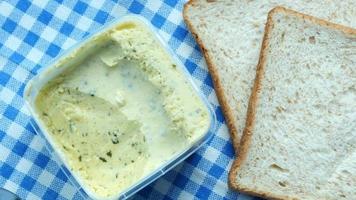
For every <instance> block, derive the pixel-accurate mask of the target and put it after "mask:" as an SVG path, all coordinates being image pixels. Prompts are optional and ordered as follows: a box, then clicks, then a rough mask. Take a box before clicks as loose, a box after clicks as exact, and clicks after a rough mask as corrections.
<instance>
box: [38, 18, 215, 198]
mask: <svg viewBox="0 0 356 200" xmlns="http://www.w3.org/2000/svg"><path fill="white" fill-rule="evenodd" d="M95 40H96V41H97V42H98V41H100V42H98V43H100V45H94V47H93V48H96V49H95V51H94V53H91V54H90V55H88V56H87V57H86V58H85V59H84V60H83V61H81V62H80V63H78V64H76V65H75V66H72V67H69V69H67V70H66V71H64V72H63V73H62V74H60V75H59V76H57V77H56V78H55V79H53V80H51V81H49V82H48V84H47V85H46V86H45V87H44V88H43V89H42V90H41V91H40V92H39V95H38V97H37V99H36V107H37V110H38V112H39V113H41V116H40V117H41V119H42V120H43V122H44V124H45V125H46V128H47V130H48V132H49V133H50V134H51V136H52V137H53V139H54V141H55V144H56V146H58V148H60V150H61V152H63V155H64V157H65V158H66V160H67V161H68V164H69V167H70V168H71V170H73V171H74V172H75V173H76V174H77V175H78V176H79V178H80V180H81V181H82V182H83V184H85V185H87V186H88V188H89V189H90V190H91V191H92V192H93V193H95V194H96V195H98V196H100V197H110V196H113V195H116V194H118V193H119V192H120V191H123V190H125V189H127V188H128V187H130V186H131V185H132V184H134V183H135V182H137V181H138V180H139V179H140V178H142V177H143V176H145V175H147V174H148V173H150V172H152V171H153V170H155V169H157V168H159V166H161V165H162V164H164V163H165V162H166V161H167V160H169V159H171V158H172V157H173V156H174V155H175V154H176V153H180V152H182V151H183V150H184V149H186V148H187V147H188V146H189V145H191V144H192V143H193V142H195V141H196V140H198V139H199V138H201V137H202V136H203V135H204V134H205V132H206V131H207V129H208V127H209V123H210V119H209V115H208V110H207V108H206V106H205V105H204V104H203V102H202V101H201V99H200V98H199V97H198V96H197V94H196V93H195V92H194V91H193V89H192V87H191V85H190V84H189V83H188V80H187V79H186V78H185V77H184V74H183V73H182V72H181V71H180V70H179V69H177V66H176V65H175V64H174V62H172V60H171V59H170V57H169V56H168V55H167V53H166V52H165V50H164V49H163V48H162V47H161V46H160V44H159V43H158V42H157V41H156V40H155V39H154V38H153V36H152V35H151V33H150V32H149V31H148V30H146V28H144V27H143V26H142V25H141V24H139V23H136V22H132V23H126V24H124V25H121V26H119V27H117V28H115V29H113V30H110V31H109V32H107V33H104V34H102V36H100V37H99V38H96V39H95ZM84 49H85V48H83V49H82V50H83V51H84ZM72 57H73V59H74V58H75V56H72Z"/></svg>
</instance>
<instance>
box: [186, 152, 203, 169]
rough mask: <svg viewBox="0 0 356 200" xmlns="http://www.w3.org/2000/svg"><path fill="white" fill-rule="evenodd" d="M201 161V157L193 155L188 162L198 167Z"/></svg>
mask: <svg viewBox="0 0 356 200" xmlns="http://www.w3.org/2000/svg"><path fill="white" fill-rule="evenodd" d="M200 160H201V155H199V154H193V155H191V156H190V157H189V158H188V159H187V162H188V163H190V164H191V165H193V166H197V165H198V163H199V161H200Z"/></svg>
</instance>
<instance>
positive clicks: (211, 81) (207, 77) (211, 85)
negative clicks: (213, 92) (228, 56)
mask: <svg viewBox="0 0 356 200" xmlns="http://www.w3.org/2000/svg"><path fill="white" fill-rule="evenodd" d="M204 84H205V85H207V86H209V87H211V88H212V87H213V80H212V78H211V76H210V74H208V75H207V76H206V78H205V80H204Z"/></svg>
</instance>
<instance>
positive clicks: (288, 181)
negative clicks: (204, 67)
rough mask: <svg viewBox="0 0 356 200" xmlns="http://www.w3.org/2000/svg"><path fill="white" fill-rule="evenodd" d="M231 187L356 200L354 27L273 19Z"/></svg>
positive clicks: (285, 13)
mask: <svg viewBox="0 0 356 200" xmlns="http://www.w3.org/2000/svg"><path fill="white" fill-rule="evenodd" d="M239 153H240V154H239V157H238V158H237V160H235V162H234V164H233V166H232V169H231V172H230V174H229V183H230V185H231V186H232V187H233V188H235V189H237V190H239V191H241V192H246V193H249V194H253V195H258V196H262V197H265V198H271V199H303V200H304V199H350V200H354V199H356V29H352V28H347V27H344V26H341V25H336V24H332V23H330V22H327V21H324V20H321V19H318V18H314V17H312V16H309V15H304V14H300V13H297V12H295V11H292V10H288V9H284V8H282V7H277V8H275V9H273V10H272V11H271V12H270V13H269V15H268V21H267V24H266V28H265V35H264V39H263V43H262V48H261V54H260V58H259V63H258V66H257V74H256V79H255V83H254V87H253V90H252V95H251V98H250V101H249V108H248V114H247V123H246V127H245V129H244V134H243V137H242V140H241V145H240V149H239Z"/></svg>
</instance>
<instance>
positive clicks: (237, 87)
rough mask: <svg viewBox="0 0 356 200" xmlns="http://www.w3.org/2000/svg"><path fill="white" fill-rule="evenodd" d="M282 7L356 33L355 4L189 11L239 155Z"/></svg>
mask: <svg viewBox="0 0 356 200" xmlns="http://www.w3.org/2000/svg"><path fill="white" fill-rule="evenodd" d="M276 6H284V7H287V8H290V9H293V10H297V11H300V12H303V13H306V14H309V15H313V16H316V17H319V18H322V19H325V20H328V21H331V22H334V23H338V24H342V25H346V26H350V27H353V28H355V27H356V1H355V0H343V1H335V0H298V1H295V0H263V1H259V0H240V1H235V0H224V1H212V0H210V1H205V0H204V1H203V0H192V1H190V2H189V3H187V4H186V5H185V7H184V12H183V15H184V19H185V21H186V23H187V25H188V27H189V29H190V30H191V31H192V34H193V35H194V37H195V38H196V40H197V42H198V43H199V45H200V47H201V49H202V52H203V53H204V56H205V59H206V61H207V64H208V68H209V71H210V73H211V75H212V78H213V83H214V87H215V90H216V93H217V96H218V99H219V102H220V104H221V106H222V109H223V112H224V115H225V117H226V121H227V125H228V127H229V130H230V134H231V137H232V141H233V144H234V147H235V150H237V149H238V146H239V143H240V138H241V136H242V131H243V128H244V127H245V120H246V111H247V107H248V99H249V96H250V94H251V88H252V86H253V82H254V78H255V74H256V65H257V62H258V58H259V52H260V46H261V43H262V38H263V30H264V25H265V22H266V19H267V13H268V11H270V10H271V9H272V8H274V7H276Z"/></svg>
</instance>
